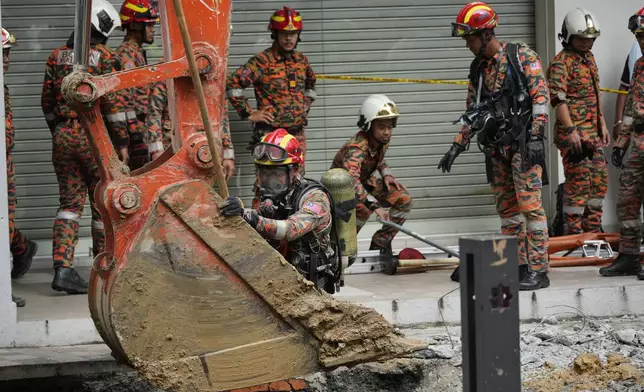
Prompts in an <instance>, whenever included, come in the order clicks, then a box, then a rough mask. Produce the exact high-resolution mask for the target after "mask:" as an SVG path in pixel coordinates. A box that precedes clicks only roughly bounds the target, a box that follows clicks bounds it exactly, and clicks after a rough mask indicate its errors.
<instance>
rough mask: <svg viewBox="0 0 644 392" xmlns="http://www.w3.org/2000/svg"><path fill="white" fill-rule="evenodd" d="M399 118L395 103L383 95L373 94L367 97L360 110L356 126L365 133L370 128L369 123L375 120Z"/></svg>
mask: <svg viewBox="0 0 644 392" xmlns="http://www.w3.org/2000/svg"><path fill="white" fill-rule="evenodd" d="M398 116H400V112H398V107H397V106H396V103H395V102H394V101H392V100H391V99H389V98H388V97H387V96H386V95H383V94H374V95H370V96H368V97H367V99H365V100H364V102H363V103H362V107H361V108H360V120H359V121H358V126H359V127H360V128H362V129H363V130H365V131H368V130H369V128H371V122H372V121H373V120H377V119H386V118H393V119H394V127H395V126H396V119H397V118H398Z"/></svg>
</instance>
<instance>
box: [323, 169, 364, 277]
mask: <svg viewBox="0 0 644 392" xmlns="http://www.w3.org/2000/svg"><path fill="white" fill-rule="evenodd" d="M321 182H322V185H324V186H325V187H326V189H328V190H329V192H330V193H331V196H332V197H333V201H334V202H335V206H334V208H335V215H336V226H337V232H338V241H339V242H340V243H339V245H340V249H341V250H342V266H343V269H344V268H346V267H347V266H348V265H349V259H355V257H356V256H357V255H358V235H357V233H356V192H355V188H354V182H353V177H351V175H350V174H349V172H347V171H346V170H344V169H339V168H338V169H330V170H328V171H327V172H326V173H324V175H323V176H322V181H321ZM331 240H332V241H335V238H332V239H331Z"/></svg>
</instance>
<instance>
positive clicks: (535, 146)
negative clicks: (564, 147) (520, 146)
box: [525, 139, 546, 167]
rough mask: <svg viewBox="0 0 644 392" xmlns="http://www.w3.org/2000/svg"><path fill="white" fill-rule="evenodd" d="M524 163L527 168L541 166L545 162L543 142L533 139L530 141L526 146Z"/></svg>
mask: <svg viewBox="0 0 644 392" xmlns="http://www.w3.org/2000/svg"><path fill="white" fill-rule="evenodd" d="M525 149H526V162H527V163H528V165H529V167H533V166H534V165H543V162H544V161H545V160H546V146H545V143H544V142H543V140H541V139H534V140H530V141H529V142H528V143H527V144H526V146H525Z"/></svg>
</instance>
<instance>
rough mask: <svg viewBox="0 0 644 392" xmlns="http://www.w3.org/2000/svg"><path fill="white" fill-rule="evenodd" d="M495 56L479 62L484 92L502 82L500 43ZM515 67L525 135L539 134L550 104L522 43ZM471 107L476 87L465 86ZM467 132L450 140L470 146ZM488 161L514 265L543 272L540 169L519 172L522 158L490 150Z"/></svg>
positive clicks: (504, 59)
mask: <svg viewBox="0 0 644 392" xmlns="http://www.w3.org/2000/svg"><path fill="white" fill-rule="evenodd" d="M500 44H501V46H500V48H499V51H498V52H497V53H496V54H495V55H494V57H493V58H491V59H489V60H482V64H481V67H482V70H481V73H482V76H483V84H484V88H485V89H486V91H489V92H497V91H500V90H501V88H502V87H503V84H504V82H505V78H506V77H507V70H508V56H507V55H505V53H506V52H507V51H506V45H507V44H506V43H505V42H500ZM518 54H519V62H520V64H521V66H522V68H523V73H524V74H525V76H526V79H527V89H528V93H529V94H530V99H531V101H532V124H531V126H530V129H529V130H528V131H529V132H530V133H531V134H532V135H535V136H537V135H539V134H540V133H541V132H543V130H544V129H547V125H548V104H549V101H550V98H549V95H548V87H547V84H546V78H545V76H544V73H543V68H542V66H541V60H540V59H539V56H538V55H537V54H536V53H535V52H534V51H533V50H531V49H530V48H529V47H528V46H526V45H525V44H521V46H520V47H519V48H518ZM475 103H476V88H475V87H474V86H473V85H472V84H471V83H470V84H469V86H468V93H467V107H468V109H469V108H471V107H472V106H473V105H474V104H475ZM470 137H471V133H470V129H469V128H468V127H467V126H465V127H463V129H462V130H461V132H460V133H459V134H458V135H457V136H456V138H455V139H454V142H455V143H459V144H460V145H462V146H466V145H467V144H469V142H470ZM491 161H492V177H493V179H492V191H493V193H494V198H495V200H496V210H497V213H498V214H499V216H500V218H501V230H502V232H503V234H506V235H513V236H516V237H517V244H518V250H519V264H522V265H525V264H527V265H529V266H530V268H531V269H532V270H534V271H536V272H545V271H547V269H548V252H547V242H548V219H547V217H546V213H545V211H544V209H543V206H542V202H541V189H542V186H543V183H542V175H543V169H544V168H542V167H541V166H540V165H534V166H532V167H531V168H529V169H527V170H526V169H525V168H524V165H523V157H522V156H521V154H519V153H514V154H512V155H511V156H510V157H508V158H505V157H503V155H502V154H500V153H499V151H494V152H493V154H492V157H491Z"/></svg>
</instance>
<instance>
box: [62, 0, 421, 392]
mask: <svg viewBox="0 0 644 392" xmlns="http://www.w3.org/2000/svg"><path fill="white" fill-rule="evenodd" d="M77 1H78V2H84V3H85V4H84V7H82V6H81V7H79V6H77V9H79V10H83V9H88V7H87V3H88V2H90V3H91V0H77ZM89 8H91V7H89ZM161 12H162V34H163V42H164V44H166V46H165V48H164V49H165V63H162V64H155V65H153V66H148V67H143V68H138V69H134V70H128V71H125V72H122V73H114V74H110V75H106V76H100V77H99V76H92V75H89V74H87V73H85V72H83V70H82V69H83V68H82V62H83V61H84V60H83V59H82V57H81V54H82V52H80V51H79V52H78V53H77V54H79V55H78V56H76V58H77V59H78V61H79V62H80V64H79V67H78V70H77V71H75V72H74V73H73V74H71V75H70V76H68V78H66V80H65V82H64V85H65V90H64V94H65V97H66V99H67V100H68V101H70V102H74V104H75V105H76V106H77V107H78V108H79V112H80V114H81V119H82V122H83V125H84V127H85V129H86V130H88V137H89V140H90V144H91V146H92V151H93V154H94V157H95V158H96V161H97V163H98V165H99V168H100V172H101V183H100V184H99V186H98V187H97V189H96V192H95V196H96V197H95V199H96V200H97V203H98V207H99V209H100V211H101V216H102V218H103V221H104V224H105V230H106V239H107V244H106V249H105V251H104V252H103V253H101V254H100V255H98V256H97V257H96V258H95V260H94V268H93V271H92V274H91V279H90V295H89V307H90V311H91V315H92V318H93V320H94V322H95V325H96V328H97V330H98V331H99V333H100V334H101V336H102V338H103V339H104V341H105V342H106V343H107V345H108V346H109V347H110V348H111V349H112V353H113V356H114V357H115V358H117V360H119V361H121V362H124V363H126V364H129V365H131V366H133V367H134V368H135V369H136V370H137V371H138V372H139V373H140V374H141V375H142V376H143V377H144V378H146V379H147V380H148V381H150V382H151V384H153V385H154V386H156V387H158V388H161V389H165V390H172V391H186V392H188V391H189V392H196V391H225V390H230V389H234V388H243V387H248V386H253V385H259V384H264V383H269V382H273V381H279V380H283V379H288V378H291V377H296V376H303V375H306V374H309V373H312V372H316V371H320V370H325V369H330V368H333V367H336V366H339V365H352V364H356V363H360V362H366V361H372V360H379V359H385V358H392V357H397V356H401V355H404V354H406V353H409V352H411V351H414V350H417V349H422V348H424V345H423V344H422V343H421V342H417V341H411V340H407V339H405V338H403V337H401V336H400V335H399V334H397V333H396V332H395V330H394V328H393V326H392V325H391V324H389V323H388V322H387V321H386V320H385V319H384V318H383V317H382V316H381V315H380V314H378V313H377V312H376V311H375V310H373V309H369V308H366V307H363V306H360V305H357V304H353V303H349V302H345V301H339V300H336V299H335V298H333V297H332V296H330V295H328V294H326V293H323V292H319V291H317V290H316V289H315V288H314V287H313V283H312V282H309V281H307V280H306V279H304V278H303V276H302V275H301V274H299V273H298V272H297V271H296V270H295V268H294V267H293V266H291V265H290V264H289V263H288V262H287V261H286V260H285V259H284V258H282V256H281V255H280V254H279V253H278V252H277V251H276V250H274V249H273V248H272V247H271V246H270V245H269V244H268V243H267V242H266V241H265V240H264V239H263V238H262V237H261V236H260V235H258V234H257V233H256V232H255V231H254V230H253V229H252V228H251V227H250V226H249V225H247V224H246V223H245V221H244V220H243V219H241V218H239V217H232V218H231V217H229V218H225V217H222V216H220V215H219V209H218V205H219V203H221V202H222V200H223V199H222V196H220V193H222V192H223V193H224V195H225V189H226V187H225V184H222V183H220V184H219V186H218V189H219V190H220V193H218V192H217V191H215V189H214V188H213V186H212V184H213V183H214V182H215V180H216V179H221V171H220V167H219V165H218V162H217V161H216V159H217V157H218V156H220V151H219V150H218V148H221V144H217V143H214V141H216V138H215V137H213V135H212V134H210V135H209V134H208V132H213V129H217V130H218V129H219V128H220V124H221V122H222V115H223V110H224V109H222V108H225V107H226V101H225V94H224V84H225V70H226V56H227V50H228V43H229V42H228V41H229V25H230V17H231V0H174V2H172V1H170V0H168V1H166V2H165V3H161ZM184 12H185V19H184V18H183V14H184ZM85 17H87V15H85ZM80 19H82V18H80ZM185 20H188V22H189V23H187V24H186V23H185ZM80 25H81V26H82V25H83V24H82V23H80ZM180 27H181V28H180ZM79 33H82V31H81V32H79V30H77V34H79ZM186 33H187V35H186ZM182 39H183V40H184V42H190V40H192V41H193V43H191V45H192V48H190V50H194V53H195V58H192V59H191V58H190V56H187V54H189V53H186V51H185V50H184V47H183V46H182V45H181V44H180V43H181V42H182ZM79 50H82V48H79ZM195 59H196V61H195ZM197 74H199V75H200V78H197V81H196V82H195V81H194V78H195V77H196V76H195V75H197ZM191 76H192V77H193V81H192V82H191V80H190V77H191ZM163 79H169V80H168V82H169V90H170V92H171V94H170V98H171V101H172V105H171V112H172V117H173V120H174V121H173V122H174V126H175V135H176V136H177V137H178V140H177V141H175V142H176V143H174V146H175V148H174V149H173V151H166V152H165V153H164V154H163V155H162V156H161V157H160V158H158V159H157V160H155V161H154V162H153V163H151V164H148V165H147V166H145V167H143V168H142V169H139V170H137V171H136V172H132V173H130V172H129V170H128V168H127V167H126V166H124V165H123V164H122V163H121V162H120V161H119V159H118V158H117V156H116V154H115V151H114V148H113V146H112V144H111V141H110V139H109V136H108V132H107V130H106V128H105V125H104V124H103V121H102V118H101V113H100V109H99V106H98V105H97V100H98V99H99V98H100V97H101V96H102V95H104V94H106V93H107V92H110V91H118V90H120V89H123V88H125V87H132V86H135V85H138V84H146V83H150V82H152V81H157V80H163ZM197 82H198V83H197ZM197 84H199V86H197ZM199 90H203V92H204V94H201V93H200V92H199ZM200 104H201V106H200ZM204 107H205V108H204ZM204 113H205V114H207V116H209V117H206V118H205V119H204V118H202V120H199V119H200V118H201V117H200V114H204ZM206 119H207V120H208V121H205V120H206ZM208 123H210V124H212V128H211V129H208V126H206V125H207V124H208ZM204 124H206V125H204ZM203 130H205V131H206V132H205V133H204V132H203ZM222 189H223V191H222Z"/></svg>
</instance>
